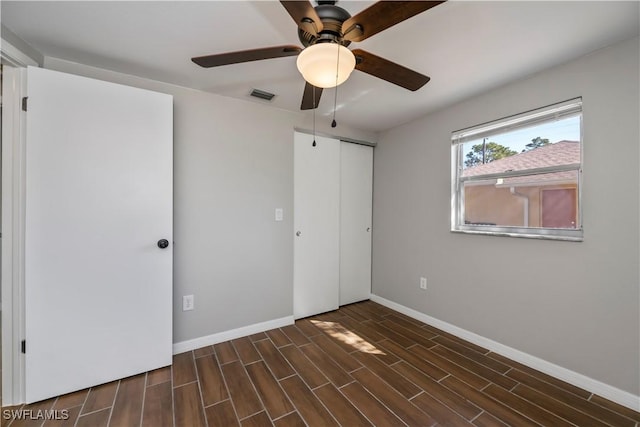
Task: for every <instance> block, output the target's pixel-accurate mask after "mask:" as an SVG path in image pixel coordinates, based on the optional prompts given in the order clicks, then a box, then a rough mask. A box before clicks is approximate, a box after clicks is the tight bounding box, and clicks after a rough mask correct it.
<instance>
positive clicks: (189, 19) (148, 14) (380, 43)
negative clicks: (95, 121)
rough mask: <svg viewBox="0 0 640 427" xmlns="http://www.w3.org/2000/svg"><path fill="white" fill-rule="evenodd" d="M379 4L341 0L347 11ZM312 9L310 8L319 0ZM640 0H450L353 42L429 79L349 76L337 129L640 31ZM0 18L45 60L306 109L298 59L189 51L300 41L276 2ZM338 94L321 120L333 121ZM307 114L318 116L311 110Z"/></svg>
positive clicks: (105, 8)
mask: <svg viewBox="0 0 640 427" xmlns="http://www.w3.org/2000/svg"><path fill="white" fill-rule="evenodd" d="M372 3H373V2H370V1H347V0H344V1H339V2H338V5H339V6H341V7H343V8H345V9H347V10H348V11H349V12H350V13H351V14H352V15H354V14H356V13H357V12H359V11H361V10H363V9H364V8H366V7H367V6H369V5H370V4H372ZM314 4H315V3H314ZM639 5H640V3H639V2H638V1H625V2H615V1H602V2H597V1H568V2H564V1H550V2H543V1H496V2H485V1H449V2H447V3H444V4H441V5H439V6H437V7H435V8H433V9H431V10H429V11H427V12H424V13H422V14H420V15H418V16H415V17H413V18H410V19H409V20H407V21H404V22H402V23H400V24H398V25H396V26H394V27H392V28H389V29H387V30H385V31H383V32H381V33H379V34H377V35H375V36H373V37H371V38H370V39H367V40H365V41H363V42H360V43H353V44H352V45H351V47H352V48H353V47H357V48H360V49H365V50H368V51H370V52H372V53H374V54H376V55H378V56H382V57H384V58H387V59H389V60H391V61H393V62H397V63H399V64H401V65H404V66H406V67H409V68H412V69H414V70H416V71H418V72H421V73H423V74H426V75H428V76H430V77H431V81H430V82H429V83H428V84H427V85H426V86H424V87H423V88H422V89H420V90H418V91H416V92H410V91H408V90H406V89H402V88H400V87H397V86H394V85H392V84H390V83H388V82H385V81H382V80H380V79H377V78H374V77H372V76H369V75H367V74H364V73H361V72H358V71H354V73H353V74H352V75H351V77H350V78H349V80H347V82H345V83H344V84H342V85H341V86H339V87H338V94H337V95H338V96H337V109H338V112H337V119H338V123H339V124H346V125H350V126H353V127H356V128H359V129H363V130H370V131H382V130H386V129H389V128H391V127H394V126H397V125H399V124H401V123H405V122H407V121H410V120H412V119H414V118H416V117H419V116H422V115H425V114H426V113H429V112H432V111H435V110H437V109H439V108H442V107H444V106H446V105H450V104H452V103H455V102H457V101H460V100H462V99H464V98H467V97H469V96H473V95H475V94H479V93H481V92H484V91H486V90H489V89H491V88H494V87H497V86H500V85H503V84H505V83H508V82H511V81H514V80H517V79H520V78H523V77H525V76H527V75H531V74H533V73H536V72H538V71H541V70H543V69H545V68H548V67H551V66H553V65H556V64H560V63H563V62H566V61H568V60H570V59H573V58H576V57H578V56H582V55H584V54H587V53H589V52H592V51H594V50H596V49H599V48H602V47H605V46H607V45H610V44H613V43H615V42H618V41H621V40H625V39H628V38H631V37H634V36H637V35H638V33H639V16H640V10H639ZM0 17H1V19H2V24H3V25H4V26H6V27H7V28H9V29H10V30H11V31H13V32H14V33H15V34H17V35H18V36H19V37H21V38H22V39H23V40H24V41H26V42H27V43H29V44H30V45H31V46H32V47H34V48H35V49H37V50H38V51H40V52H41V53H42V54H44V55H45V56H50V57H57V58H61V59H65V60H69V61H74V62H79V63H83V64H87V65H91V66H95V67H100V68H105V69H110V70H114V71H118V72H122V73H127V74H133V75H137V76H141V77H146V78H150V79H154V80H160V81H164V82H169V83H173V84H177V85H181V86H187V87H191V88H195V89H201V90H205V91H209V92H212V93H217V94H220V95H225V96H231V97H234V98H241V99H246V100H251V101H253V102H260V103H264V102H266V101H262V100H257V99H254V98H250V97H249V96H248V94H249V92H250V90H251V89H252V88H258V89H262V90H266V91H268V92H272V93H275V94H276V95H277V96H276V97H275V98H274V100H273V101H272V102H271V104H272V105H274V106H275V107H278V108H283V109H287V110H292V111H299V108H300V100H301V97H302V89H303V87H304V81H303V79H302V77H301V76H300V74H299V73H298V71H297V69H296V65H295V58H294V57H289V58H279V59H271V60H264V61H259V62H251V63H245V64H236V65H228V66H224V67H217V68H211V69H204V68H200V67H198V66H196V65H195V64H193V63H192V62H191V61H190V58H191V57H193V56H201V55H207V54H213V53H223V52H227V51H233V50H244V49H253V48H258V47H267V46H277V45H283V44H296V45H300V43H299V41H298V38H297V31H296V26H295V24H294V22H293V20H292V19H291V17H290V16H289V15H288V14H287V13H286V11H285V10H284V8H283V7H282V6H281V5H280V4H279V2H276V1H256V2H249V1H199V2H194V1H158V2H156V1H141V2H137V1H106V2H97V1H71V2H61V1H44V2H36V1H6V0H3V1H2V3H1V15H0ZM334 91H335V90H334V89H327V90H325V91H324V93H323V96H322V100H321V102H320V106H319V109H318V114H319V115H320V116H319V119H322V116H325V117H327V118H328V117H330V116H331V114H332V110H333V101H334V94H335V92H334ZM307 114H311V112H310V111H309V112H307Z"/></svg>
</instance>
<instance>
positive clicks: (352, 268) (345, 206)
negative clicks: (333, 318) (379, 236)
mask: <svg viewBox="0 0 640 427" xmlns="http://www.w3.org/2000/svg"><path fill="white" fill-rule="evenodd" d="M340 148H341V154H340V165H341V166H340V169H341V172H340V305H344V304H350V303H353V302H357V301H362V300H366V299H369V295H370V293H371V208H372V189H373V147H369V146H365V145H358V144H352V143H348V142H344V141H342V142H341V147H340Z"/></svg>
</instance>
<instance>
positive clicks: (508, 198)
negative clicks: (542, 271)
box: [461, 170, 580, 229]
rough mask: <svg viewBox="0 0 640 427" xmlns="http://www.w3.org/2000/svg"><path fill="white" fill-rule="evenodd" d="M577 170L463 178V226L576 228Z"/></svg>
mask: <svg viewBox="0 0 640 427" xmlns="http://www.w3.org/2000/svg"><path fill="white" fill-rule="evenodd" d="M578 183H579V171H578V170H571V171H561V172H550V173H544V174H534V175H524V176H514V177H505V178H497V179H486V180H477V181H465V182H464V183H463V184H462V186H461V188H462V191H463V195H462V197H463V201H464V202H463V203H464V211H463V216H464V218H463V221H462V224H464V225H467V226H479V227H487V228H490V227H496V226H497V227H530V228H551V229H553V228H562V229H579V228H580V218H579V208H578V199H579V198H578V194H579V190H578Z"/></svg>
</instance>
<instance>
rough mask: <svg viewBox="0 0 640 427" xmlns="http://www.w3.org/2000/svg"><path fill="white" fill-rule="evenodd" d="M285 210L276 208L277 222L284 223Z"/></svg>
mask: <svg viewBox="0 0 640 427" xmlns="http://www.w3.org/2000/svg"><path fill="white" fill-rule="evenodd" d="M282 217H283V210H282V208H276V221H282Z"/></svg>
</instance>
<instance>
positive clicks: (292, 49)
mask: <svg viewBox="0 0 640 427" xmlns="http://www.w3.org/2000/svg"><path fill="white" fill-rule="evenodd" d="M301 50H302V48H300V47H298V46H295V45H285V46H273V47H263V48H260V49H251V50H240V51H237V52H227V53H220V54H217V55H206V56H198V57H195V58H191V60H192V61H193V62H195V63H196V64H198V65H199V66H201V67H205V68H211V67H219V66H220V65H228V64H239V63H241V62H250V61H259V60H261V59H271V58H281V57H284V56H295V55H297V54H298V53H300V51H301Z"/></svg>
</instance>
